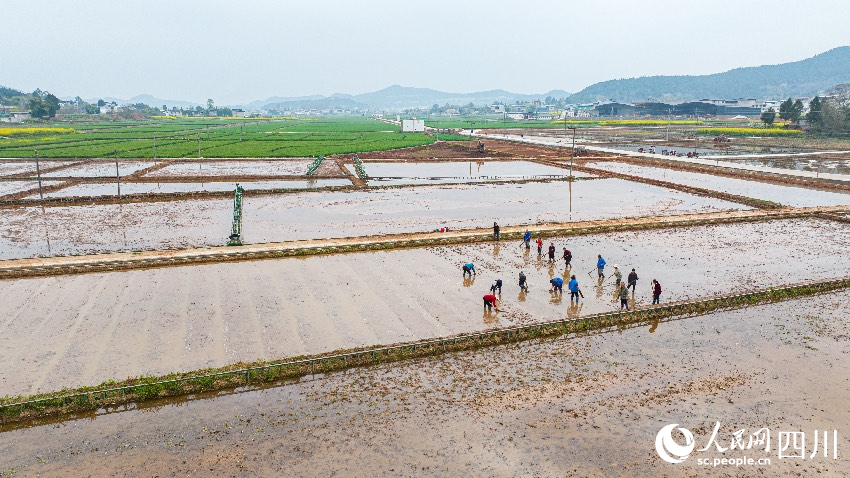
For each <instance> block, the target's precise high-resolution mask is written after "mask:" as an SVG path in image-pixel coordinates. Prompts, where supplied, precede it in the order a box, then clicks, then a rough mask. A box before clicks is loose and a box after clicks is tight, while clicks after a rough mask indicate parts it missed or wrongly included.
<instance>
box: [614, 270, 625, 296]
mask: <svg viewBox="0 0 850 478" xmlns="http://www.w3.org/2000/svg"><path fill="white" fill-rule="evenodd" d="M614 277H615V278H616V279H617V283H616V284H614V287H615V289H614V290H616V291H617V292H618V293H619V292H620V284H622V283H623V273H622V272H620V266H618V265H617V264H614Z"/></svg>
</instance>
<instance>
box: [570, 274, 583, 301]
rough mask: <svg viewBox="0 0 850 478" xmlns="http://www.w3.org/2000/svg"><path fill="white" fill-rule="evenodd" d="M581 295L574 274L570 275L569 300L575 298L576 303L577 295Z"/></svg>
mask: <svg viewBox="0 0 850 478" xmlns="http://www.w3.org/2000/svg"><path fill="white" fill-rule="evenodd" d="M579 295H581V291H580V290H579V288H578V281H577V280H576V276H574V275H573V276H570V302H572V301H573V298H575V300H576V303H578V297H579Z"/></svg>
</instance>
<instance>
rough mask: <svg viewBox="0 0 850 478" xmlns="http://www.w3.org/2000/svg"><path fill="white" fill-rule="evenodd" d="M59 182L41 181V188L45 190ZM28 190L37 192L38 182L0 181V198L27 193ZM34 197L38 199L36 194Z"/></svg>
mask: <svg viewBox="0 0 850 478" xmlns="http://www.w3.org/2000/svg"><path fill="white" fill-rule="evenodd" d="M61 182H62V181H42V182H41V186H42V187H44V188H46V187H48V186H55V185H57V184H60V183H61ZM30 189H36V190H37V189H38V181H0V196H5V195H7V194H15V193H20V192H24V191H29V190H30ZM35 197H38V194H36V195H35Z"/></svg>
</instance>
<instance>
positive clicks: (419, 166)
mask: <svg viewBox="0 0 850 478" xmlns="http://www.w3.org/2000/svg"><path fill="white" fill-rule="evenodd" d="M363 167H364V169H366V173H367V174H368V175H369V176H370V177H375V178H385V177H393V178H438V177H450V178H462V177H479V176H491V177H492V176H508V177H511V176H515V177H523V176H566V175H568V174H569V172H568V171H567V170H566V169H563V168H557V167H554V166H547V165H545V164H539V163H534V162H531V161H483V160H482V161H441V162H434V163H402V162H375V161H365V162H364V163H363ZM346 168H348V170H349V171H350V172H351V174H357V171H356V170H355V169H354V165H351V164H347V165H346Z"/></svg>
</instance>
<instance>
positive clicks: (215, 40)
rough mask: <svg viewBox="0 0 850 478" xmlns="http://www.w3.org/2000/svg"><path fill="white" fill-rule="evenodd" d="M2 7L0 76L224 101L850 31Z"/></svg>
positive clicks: (717, 67) (805, 15)
mask: <svg viewBox="0 0 850 478" xmlns="http://www.w3.org/2000/svg"><path fill="white" fill-rule="evenodd" d="M0 18H2V19H3V21H2V24H3V33H2V38H3V42H2V45H1V46H0V85H6V86H12V87H15V88H19V89H23V90H27V91H31V90H33V89H35V88H36V87H39V88H42V89H46V90H50V91H51V92H53V93H55V94H57V95H59V96H74V95H80V96H82V97H84V98H95V97H104V96H113V97H120V98H129V97H132V96H135V95H137V94H143V93H148V94H152V95H154V96H157V97H159V98H165V99H174V100H181V99H182V100H190V101H196V102H203V101H205V100H206V98H208V97H211V98H214V99H215V100H216V103H217V104H221V105H224V104H237V103H243V102H248V101H251V100H255V99H265V98H267V97H269V96H299V95H309V94H331V93H335V92H343V93H354V94H356V93H364V92H369V91H374V90H378V89H381V88H384V87H386V86H389V85H392V84H401V85H405V86H418V87H428V88H435V89H439V90H444V91H451V92H471V91H479V90H488V89H496V88H502V89H507V90H510V91H515V92H520V93H542V92H546V91H548V90H551V89H565V90H567V91H571V92H572V91H578V90H580V89H582V88H584V87H585V86H588V85H590V84H592V83H594V82H597V81H602V80H607V79H613V78H625V77H633V76H646V75H663V74H704V73H714V72H719V71H723V70H727V69H730V68H735V67H739V66H752V65H760V64H772V63H782V62H786V61H794V60H800V59H803V58H807V57H810V56H812V55H815V54H817V53H821V52H823V51H826V50H828V49H831V48H834V47H837V46H842V45H850V28H848V27H847V25H846V21H847V19H848V18H850V3H848V2H847V1H846V0H843V1H842V0H837V1H807V2H801V1H787V0H769V1H762V0H757V1H743V0H711V1H701V2H696V1H682V0H677V1H673V0H670V1H666V0H664V1H653V0H643V1H600V0H596V1H557V0H553V1H548V2H544V1H536V0H531V1H529V0H523V1H518V0H506V1H500V0H487V1H484V0H463V1H459V0H454V1H444V0H426V1H417V2H412V1H402V0H378V1H369V0H361V1H351V0H309V1H298V2H296V1H291V2H290V1H283V0H279V1H271V0H230V1H219V0H148V1H132V0H120V1H116V0H102V1H101V0H74V1H64V0H55V1H46V0H2V2H0Z"/></svg>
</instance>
